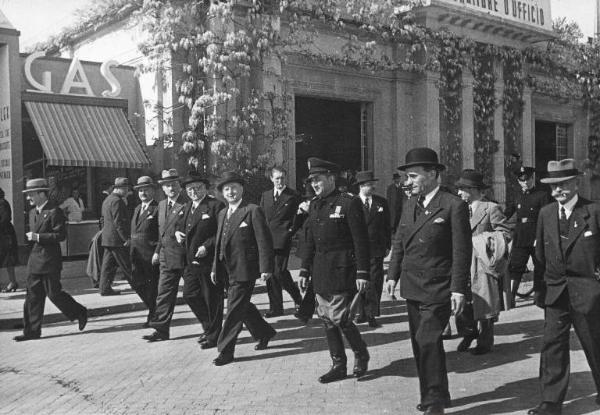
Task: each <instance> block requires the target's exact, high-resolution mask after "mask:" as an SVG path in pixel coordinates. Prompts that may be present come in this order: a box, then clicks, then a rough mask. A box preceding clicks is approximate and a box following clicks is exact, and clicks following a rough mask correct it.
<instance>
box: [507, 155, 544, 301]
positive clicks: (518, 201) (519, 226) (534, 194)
mask: <svg viewBox="0 0 600 415" xmlns="http://www.w3.org/2000/svg"><path fill="white" fill-rule="evenodd" d="M515 174H516V176H517V180H518V181H519V185H520V186H521V193H519V194H517V196H516V198H515V201H514V202H513V203H507V206H506V212H505V215H506V217H507V218H510V217H512V216H513V215H514V214H515V213H516V214H517V218H516V219H517V222H516V225H515V228H514V230H513V243H512V251H511V254H510V260H509V263H508V271H509V273H510V279H511V293H512V300H511V301H512V303H513V304H512V306H513V307H514V302H515V296H516V294H517V291H518V290H519V285H520V284H521V277H522V276H523V274H524V273H526V272H527V261H529V257H530V256H531V258H532V260H533V266H534V272H537V269H538V268H539V266H538V264H537V261H536V259H535V250H534V247H533V242H534V241H535V229H536V224H537V219H538V215H539V212H540V209H541V208H542V207H543V206H545V205H547V204H548V203H550V202H552V198H551V197H550V194H549V193H548V192H547V191H545V190H543V189H539V188H537V187H535V169H534V168H533V167H525V166H522V167H521V168H520V169H519V170H518V171H516V172H515Z"/></svg>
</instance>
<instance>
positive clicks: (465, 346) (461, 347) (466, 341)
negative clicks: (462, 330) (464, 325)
mask: <svg viewBox="0 0 600 415" xmlns="http://www.w3.org/2000/svg"><path fill="white" fill-rule="evenodd" d="M473 340H475V338H474V337H472V336H466V337H463V339H462V340H461V341H460V343H458V346H457V347H456V351H457V352H461V353H462V352H466V351H467V350H469V347H471V343H473Z"/></svg>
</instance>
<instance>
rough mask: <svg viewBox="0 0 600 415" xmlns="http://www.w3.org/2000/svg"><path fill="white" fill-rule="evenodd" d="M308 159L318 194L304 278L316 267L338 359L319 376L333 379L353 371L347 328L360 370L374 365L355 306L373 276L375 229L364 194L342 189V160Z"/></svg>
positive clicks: (323, 313) (322, 314)
mask: <svg viewBox="0 0 600 415" xmlns="http://www.w3.org/2000/svg"><path fill="white" fill-rule="evenodd" d="M308 164H309V178H310V180H311V184H312V187H313V189H314V191H315V194H316V198H315V199H314V200H313V201H312V202H311V203H310V212H309V215H308V219H307V220H306V223H305V226H306V241H305V243H304V245H303V249H302V251H303V252H302V253H301V258H302V267H301V270H300V277H301V281H300V282H301V285H302V286H306V282H307V281H306V279H307V277H308V276H309V272H310V274H311V276H312V283H313V287H314V291H315V293H316V298H317V303H318V308H317V313H318V314H319V317H320V318H321V319H322V320H323V323H324V324H325V333H326V336H327V344H328V346H329V353H330V354H331V359H332V361H333V365H332V367H331V369H330V371H329V372H327V373H325V374H324V375H323V376H321V377H320V378H319V381H320V382H321V383H329V382H333V381H336V380H340V379H343V378H345V377H346V375H347V373H346V352H345V350H344V341H343V339H342V333H343V334H344V336H345V337H346V339H347V340H348V343H349V344H350V347H351V348H352V351H353V352H354V358H355V360H354V370H353V374H354V376H356V377H361V376H363V375H364V374H365V373H366V371H367V369H368V362H369V352H368V350H367V345H366V344H365V342H364V341H363V339H362V336H361V335H360V332H359V331H358V328H357V327H356V325H355V324H354V323H353V321H352V316H351V314H352V312H351V307H350V306H351V303H353V297H355V294H356V292H357V291H358V292H363V291H364V290H365V288H366V285H367V282H368V280H369V269H370V257H369V233H368V231H367V224H366V222H365V217H364V214H363V211H362V204H361V202H360V199H359V198H355V197H353V196H352V195H349V194H347V193H341V192H340V191H339V190H337V189H336V176H337V173H338V172H339V166H337V165H336V164H334V163H331V162H328V161H325V160H321V159H318V158H315V157H311V158H309V159H308Z"/></svg>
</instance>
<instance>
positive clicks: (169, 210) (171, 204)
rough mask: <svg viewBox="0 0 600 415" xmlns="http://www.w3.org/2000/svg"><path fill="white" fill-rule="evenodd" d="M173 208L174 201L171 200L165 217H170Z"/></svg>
mask: <svg viewBox="0 0 600 415" xmlns="http://www.w3.org/2000/svg"><path fill="white" fill-rule="evenodd" d="M171 209H173V202H171V201H169V203H168V205H167V211H166V212H165V219H166V218H168V217H169V214H170V213H171Z"/></svg>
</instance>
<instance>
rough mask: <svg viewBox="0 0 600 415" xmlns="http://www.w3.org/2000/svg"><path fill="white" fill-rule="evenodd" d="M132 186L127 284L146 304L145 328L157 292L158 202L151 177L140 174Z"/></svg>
mask: <svg viewBox="0 0 600 415" xmlns="http://www.w3.org/2000/svg"><path fill="white" fill-rule="evenodd" d="M133 189H134V190H135V191H137V193H138V197H139V199H140V201H141V203H140V204H139V205H137V206H136V207H135V210H134V211H133V217H132V218H131V246H130V251H129V254H130V256H131V281H130V284H131V288H133V289H134V290H135V292H136V293H137V294H138V295H139V297H140V298H141V299H142V301H143V302H144V304H145V305H146V307H148V317H147V319H146V323H144V327H145V328H148V327H150V321H151V320H152V317H153V315H154V310H155V308H156V296H157V295H158V275H159V271H158V265H157V264H153V263H152V256H153V254H154V250H155V249H156V245H158V202H157V201H156V200H154V194H155V192H156V189H155V184H154V181H153V180H152V178H151V177H149V176H142V177H140V178H139V179H138V180H137V183H136V185H135V186H133Z"/></svg>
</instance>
